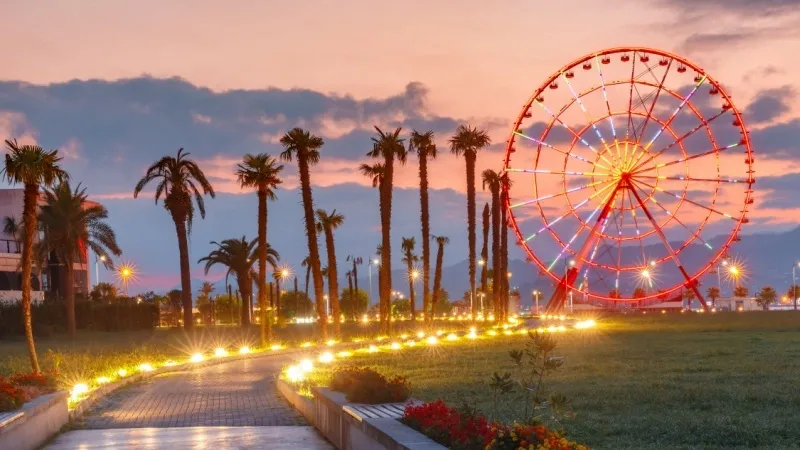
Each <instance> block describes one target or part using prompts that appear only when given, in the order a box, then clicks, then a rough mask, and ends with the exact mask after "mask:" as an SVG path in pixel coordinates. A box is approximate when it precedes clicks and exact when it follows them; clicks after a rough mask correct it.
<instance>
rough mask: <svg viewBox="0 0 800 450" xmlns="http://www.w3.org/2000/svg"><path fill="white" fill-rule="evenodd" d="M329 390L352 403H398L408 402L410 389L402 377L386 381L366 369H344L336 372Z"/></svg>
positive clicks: (373, 371) (378, 374)
mask: <svg viewBox="0 0 800 450" xmlns="http://www.w3.org/2000/svg"><path fill="white" fill-rule="evenodd" d="M329 386H330V388H331V389H332V390H334V391H337V392H342V393H344V394H345V396H346V398H347V400H348V401H350V402H354V403H367V404H377V403H398V402H403V401H406V400H408V397H409V395H410V394H411V388H410V386H409V384H408V381H406V379H405V378H403V377H393V378H391V379H387V378H386V377H384V376H383V375H381V374H380V373H378V372H376V371H375V370H373V369H370V368H368V367H344V368H341V369H338V370H336V372H334V374H333V378H332V379H331V382H330V385H329Z"/></svg>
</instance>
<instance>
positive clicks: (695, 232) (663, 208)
mask: <svg viewBox="0 0 800 450" xmlns="http://www.w3.org/2000/svg"><path fill="white" fill-rule="evenodd" d="M631 186H632V188H634V189H639V190H641V191H642V192H644V189H642V188H641V187H639V186H637V185H636V183H635V182H632V183H631ZM648 200H649V201H652V202H653V203H655V204H656V205H658V207H659V208H660V209H661V210H662V211H664V213H665V214H666V215H668V216H669V217H670V218H672V220H674V221H676V222H677V223H678V224H680V225H681V226H682V227H683V228H685V229H686V231H688V232H689V234H691V235H692V236H693V237H694V238H697V239H698V240H700V242H702V243H703V245H704V246H705V247H706V248H708V249H709V250H713V247H712V246H711V244H709V243H708V242H706V240H705V239H703V237H702V236H700V230H697V231H692V229H691V228H689V227H688V226H687V225H686V224H685V223H683V221H682V220H681V219H679V218H678V216H676V215H675V214H673V213H672V212H670V210H668V209H667V208H666V207H664V205H662V204H661V202H659V201H658V200H656V198H655V197H653V196H652V195H651V196H648V198H646V199H645V200H644V201H645V202H647V201H648Z"/></svg>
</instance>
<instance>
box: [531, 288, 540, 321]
mask: <svg viewBox="0 0 800 450" xmlns="http://www.w3.org/2000/svg"><path fill="white" fill-rule="evenodd" d="M532 294H533V299H534V302H535V303H536V314H537V315H538V314H539V291H537V290H535V289H534V290H533V292H532Z"/></svg>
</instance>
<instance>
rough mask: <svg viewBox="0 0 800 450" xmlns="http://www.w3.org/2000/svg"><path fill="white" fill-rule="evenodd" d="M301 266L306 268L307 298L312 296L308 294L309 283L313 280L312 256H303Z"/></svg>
mask: <svg viewBox="0 0 800 450" xmlns="http://www.w3.org/2000/svg"><path fill="white" fill-rule="evenodd" d="M300 265H301V266H303V267H305V268H306V290H305V292H306V298H311V297H309V296H308V283H309V281H311V258H310V257H308V256H306V257H305V258H303V262H301V263H300Z"/></svg>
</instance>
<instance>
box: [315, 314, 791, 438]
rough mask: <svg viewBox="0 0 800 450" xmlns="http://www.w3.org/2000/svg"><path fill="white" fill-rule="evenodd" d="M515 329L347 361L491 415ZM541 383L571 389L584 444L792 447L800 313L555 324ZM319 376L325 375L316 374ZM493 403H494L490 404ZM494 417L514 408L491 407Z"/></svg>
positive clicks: (570, 430)
mask: <svg viewBox="0 0 800 450" xmlns="http://www.w3.org/2000/svg"><path fill="white" fill-rule="evenodd" d="M525 339H526V338H525V337H521V336H513V337H507V336H504V337H496V338H493V339H490V340H478V341H472V342H470V343H468V344H465V343H461V342H460V343H446V342H442V343H441V344H440V345H437V346H434V347H431V346H417V347H415V348H411V349H405V350H402V351H399V352H392V351H389V350H386V351H381V352H380V353H376V354H368V355H365V354H363V353H357V356H354V357H353V358H352V359H350V360H347V362H344V360H343V361H342V362H337V363H336V364H352V363H355V364H361V365H369V366H371V367H375V368H377V369H378V370H380V371H381V372H384V373H387V374H399V375H404V376H407V377H408V378H409V380H410V382H411V384H412V388H413V395H414V396H415V397H417V398H422V399H425V400H433V399H436V398H443V399H444V400H446V401H448V402H450V403H452V404H454V405H458V404H460V403H461V402H462V401H463V400H468V401H470V402H474V403H476V404H477V406H478V407H479V408H480V409H481V410H483V411H484V412H485V413H487V414H490V415H492V414H494V412H493V411H494V408H493V406H492V405H493V403H492V401H491V392H490V390H489V388H488V387H487V380H488V378H489V376H490V375H491V374H492V372H494V371H498V372H501V373H502V372H505V371H511V370H512V366H511V363H510V359H509V357H508V350H509V349H514V348H522V347H523V345H524V343H525ZM556 353H557V354H559V355H562V356H564V357H565V364H564V367H563V369H562V371H561V372H560V373H558V374H557V375H555V376H554V377H553V380H552V383H551V388H552V390H554V391H557V392H561V393H563V394H565V395H566V396H568V397H569V398H570V399H571V400H572V405H573V408H574V410H575V412H576V413H577V416H576V417H575V418H574V419H572V420H571V421H568V422H567V423H566V424H565V427H566V431H567V435H568V437H569V438H571V439H573V440H575V441H577V442H579V443H585V444H588V445H590V446H591V447H592V448H610V449H618V448H630V449H673V448H719V449H723V448H724V449H729V448H797V446H798V444H799V443H800V313H793V312H771V313H718V314H713V315H709V314H667V315H661V314H649V315H636V316H633V315H629V316H613V317H606V318H603V319H602V320H599V326H598V327H597V328H595V329H592V330H591V331H587V332H577V331H571V332H569V333H564V334H561V335H560V347H559V349H558V350H557V351H556ZM323 377H324V375H323ZM501 409H502V408H501ZM499 415H500V416H501V418H502V419H504V420H513V418H514V417H513V416H514V414H511V413H508V412H500V414H499Z"/></svg>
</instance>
